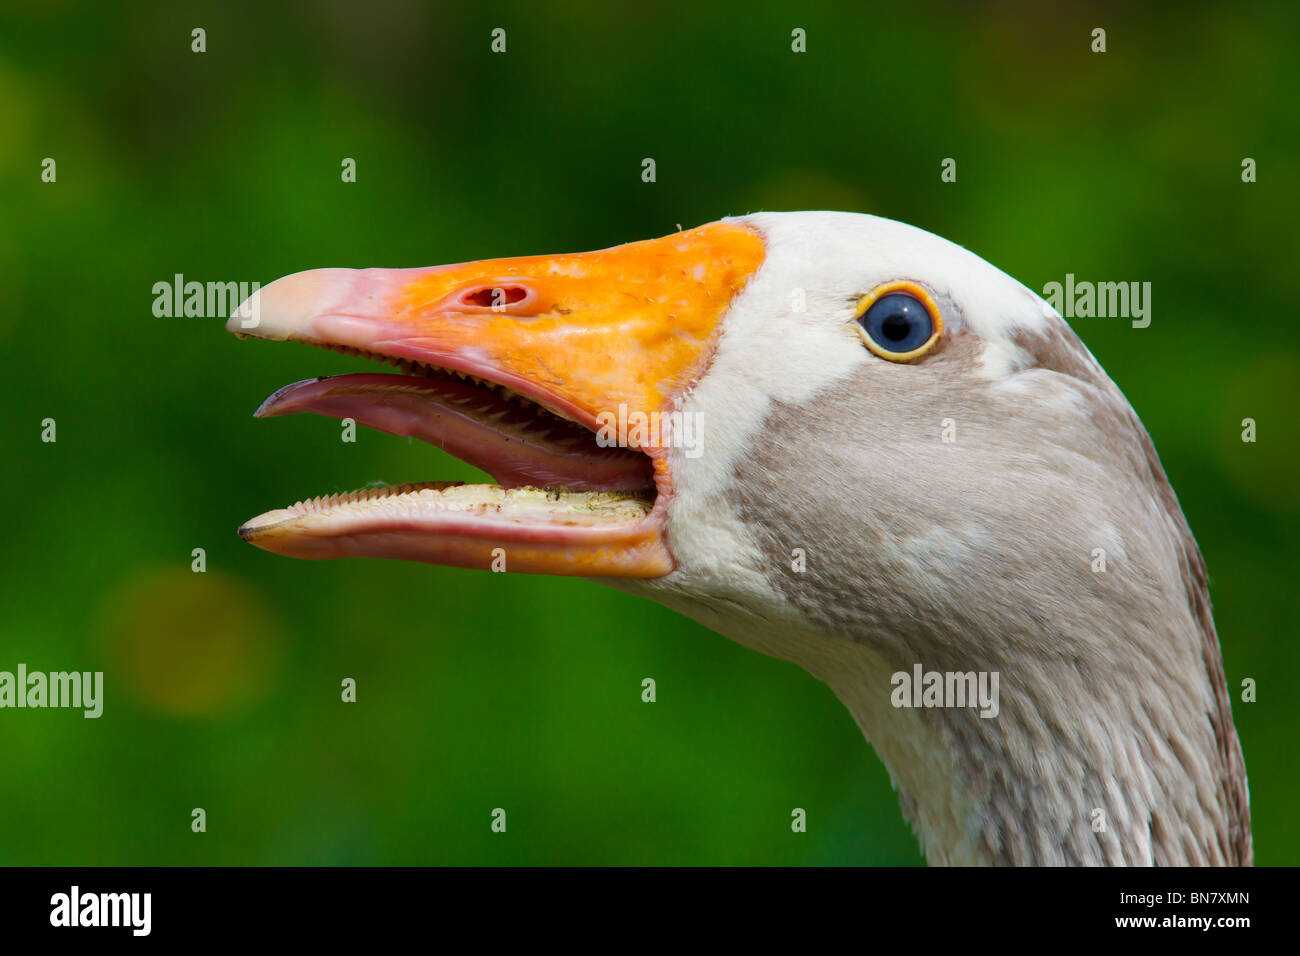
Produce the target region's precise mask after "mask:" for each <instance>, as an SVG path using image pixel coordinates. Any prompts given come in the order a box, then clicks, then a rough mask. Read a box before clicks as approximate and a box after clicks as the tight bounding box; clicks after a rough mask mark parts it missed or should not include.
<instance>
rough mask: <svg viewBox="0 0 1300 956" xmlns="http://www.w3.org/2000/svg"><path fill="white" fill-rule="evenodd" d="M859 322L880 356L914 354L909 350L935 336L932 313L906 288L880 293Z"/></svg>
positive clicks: (889, 356) (919, 347)
mask: <svg viewBox="0 0 1300 956" xmlns="http://www.w3.org/2000/svg"><path fill="white" fill-rule="evenodd" d="M858 322H859V323H860V324H861V326H862V332H863V334H864V337H865V338H866V340H867V345H868V346H869V347H871V351H873V352H875V353H876V354H877V355H879V356H881V358H887V359H895V360H896V359H902V358H916V357H917V356H915V355H912V354H911V353H913V352H916V351H917V350H918V349H921V348H924V347H925V346H926V345H928V344H929V343H930V342H931V341H932V340H933V339H934V338H935V337H936V335H935V332H936V325H937V323H936V321H935V317H934V314H933V313H932V312H931V311H930V309H929V308H928V307H927V306H926V305H925V303H923V302H922V301H921V300H920V299H918V298H917V297H916V296H914V295H912V294H911V293H909V292H890V293H887V294H885V295H882V296H880V297H879V298H878V299H876V300H875V301H874V302H872V303H871V305H870V306H869V307H868V308H867V310H866V311H865V312H863V313H862V315H860V316H859V317H858Z"/></svg>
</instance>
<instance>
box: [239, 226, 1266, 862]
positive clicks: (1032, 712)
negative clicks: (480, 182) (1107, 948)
mask: <svg viewBox="0 0 1300 956" xmlns="http://www.w3.org/2000/svg"><path fill="white" fill-rule="evenodd" d="M227 328H228V329H229V330H230V331H232V332H234V333H235V334H236V335H238V336H240V337H244V338H248V337H252V338H258V339H268V340H275V341H295V342H300V343H307V344H310V345H314V346H318V347H322V348H326V349H332V350H336V351H341V352H346V353H348V354H352V355H357V356H360V357H365V358H369V359H377V360H380V361H385V362H389V363H391V364H393V365H395V366H397V374H393V373H386V374H383V373H375V372H357V373H351V374H344V375H336V376H331V377H326V378H320V379H313V380H309V381H305V382H298V383H295V384H292V385H289V386H286V387H285V388H283V389H281V390H280V391H278V392H276V393H275V394H274V395H272V396H271V397H270V398H268V399H267V400H266V402H265V403H264V404H263V405H262V406H261V408H259V409H258V411H257V413H256V415H257V417H269V416H277V415H287V414H295V413H313V414H319V415H326V416H334V417H336V418H351V419H353V420H354V421H355V422H357V423H360V424H362V425H364V426H367V427H370V428H374V429H377V430H379V431H383V432H387V433H391V434H395V435H408V436H414V437H416V438H419V439H420V440H422V441H425V442H429V443H432V444H434V445H437V446H440V447H443V448H445V449H446V450H448V451H450V452H451V453H452V454H454V455H455V456H457V457H459V458H461V459H463V460H465V461H467V462H469V463H471V464H473V465H475V466H477V467H478V468H480V469H482V470H483V471H485V472H487V473H488V474H489V475H491V476H492V478H493V480H494V482H495V484H460V483H450V482H437V481H427V482H415V483H409V484H402V485H396V486H388V487H382V488H366V489H362V490H359V491H356V492H352V493H348V494H337V495H329V496H322V497H317V498H312V499H307V500H303V501H299V502H298V503H296V504H294V505H293V506H291V507H288V508H279V509H275V510H272V511H268V512H266V513H264V514H261V515H259V516H258V517H255V518H253V519H251V520H249V521H248V522H246V523H245V524H244V525H243V526H242V527H241V528H240V529H239V534H240V535H241V536H242V537H243V538H244V539H245V540H246V541H248V542H249V543H250V544H252V545H255V546H257V547H259V548H262V549H265V550H267V551H270V552H273V553H276V554H280V555H286V556H291V557H298V558H310V559H324V558H341V557H370V558H393V559H401V560H407V561H423V562H430V563H434V564H441V565H450V566H456V567H462V568H479V569H492V570H498V571H501V570H505V571H508V572H520V573H539V574H559V575H578V576H582V577H586V578H590V579H595V580H600V581H604V582H605V583H608V584H611V585H614V586H616V587H619V588H621V589H624V590H626V591H629V592H632V593H634V594H638V595H642V596H644V597H646V598H649V599H652V600H655V601H659V602H661V603H662V604H664V605H666V606H668V607H669V608H672V609H674V610H676V611H678V612H680V613H682V614H685V615H688V616H690V617H692V618H694V619H695V620H697V621H700V622H701V623H703V624H704V625H706V626H707V627H709V628H711V629H713V630H714V631H717V632H718V633H720V634H722V635H725V636H726V637H728V638H730V639H732V640H735V641H737V642H739V643H741V644H742V645H745V646H747V647H750V648H753V649H755V650H757V651H760V652H762V653H764V654H770V655H774V656H776V657H779V658H783V659H786V660H789V661H792V662H794V663H796V664H798V665H800V666H801V667H803V668H804V669H805V670H807V671H808V672H809V673H810V674H812V675H813V676H814V677H816V678H817V679H819V680H821V681H823V682H824V683H826V684H827V685H829V687H830V688H831V690H832V691H833V692H834V693H835V694H836V696H837V697H838V698H839V699H840V700H841V701H842V702H843V703H844V705H845V706H846V707H847V708H848V710H849V711H850V713H851V714H852V716H853V718H854V720H855V721H856V723H857V724H858V726H859V728H860V729H861V731H862V733H863V735H864V736H865V737H866V738H867V740H868V741H869V742H870V744H871V745H872V746H873V747H874V748H875V751H876V753H877V754H878V755H879V757H880V759H881V761H882V762H883V763H884V765H885V767H886V768H887V769H888V771H889V774H890V777H891V780H892V782H893V785H894V788H895V790H896V791H897V795H898V800H899V804H900V807H901V810H902V813H903V815H904V816H905V817H906V819H907V820H908V822H909V823H910V825H911V827H912V829H913V831H914V832H915V834H916V836H917V838H918V841H919V843H920V847H921V850H922V852H923V854H924V856H925V858H926V860H927V861H928V862H929V863H931V864H943V865H1249V864H1250V863H1251V862H1252V847H1251V833H1250V815H1249V796H1248V791H1247V783H1246V772H1245V764H1244V760H1243V757H1242V752H1241V746H1240V743H1239V742H1238V738H1237V733H1236V729H1235V727H1234V725H1233V720H1232V711H1231V706H1230V702H1229V695H1228V688H1227V684H1226V681H1225V677H1224V671H1223V660H1222V655H1221V651H1220V647H1219V641H1218V637H1217V634H1216V632H1215V627H1214V621H1213V618H1212V616H1211V610H1210V601H1209V596H1208V591H1207V575H1206V568H1205V564H1204V561H1203V559H1202V557H1201V553H1200V551H1199V549H1198V547H1197V544H1196V542H1195V540H1194V538H1193V536H1192V533H1191V531H1190V530H1189V527H1188V524H1187V521H1186V519H1185V518H1184V516H1183V513H1182V511H1181V509H1180V506H1179V504H1178V500H1177V498H1176V496H1175V494H1174V492H1173V490H1172V488H1171V487H1170V484H1169V482H1168V480H1167V479H1166V477H1165V473H1164V471H1163V469H1162V466H1161V464H1160V460H1159V458H1158V457H1157V455H1156V452H1155V449H1154V447H1153V445H1152V442H1151V439H1150V437H1149V436H1148V434H1147V432H1146V430H1145V428H1144V427H1143V425H1142V423H1141V422H1140V420H1139V419H1138V417H1137V415H1136V413H1135V412H1134V411H1133V409H1132V407H1131V406H1130V405H1129V403H1128V401H1127V400H1126V399H1125V398H1124V396H1123V394H1122V393H1121V392H1120V390H1119V388H1118V387H1117V386H1116V385H1115V384H1114V383H1113V382H1112V381H1111V380H1110V378H1109V377H1108V376H1107V375H1106V373H1105V372H1104V371H1103V370H1102V368H1101V366H1100V365H1099V364H1098V363H1097V361H1096V360H1095V359H1094V358H1093V356H1092V355H1091V353H1090V352H1089V351H1088V349H1087V348H1086V347H1085V346H1084V345H1083V344H1082V342H1081V341H1080V340H1079V338H1078V337H1077V336H1076V335H1075V333H1074V332H1073V331H1072V330H1071V328H1070V327H1069V325H1067V324H1066V322H1065V321H1064V320H1063V319H1062V318H1061V316H1060V315H1059V314H1058V313H1057V312H1056V311H1055V310H1054V309H1053V308H1052V307H1051V306H1050V305H1049V304H1048V303H1047V302H1046V301H1044V300H1043V299H1042V298H1041V297H1039V296H1038V295H1036V294H1035V293H1034V292H1032V291H1031V290H1029V289H1028V288H1026V287H1025V286H1023V285H1021V284H1020V283H1019V282H1017V281H1015V280H1014V279H1012V278H1010V277H1009V276H1007V275H1006V274H1004V273H1003V272H1001V271H999V270H998V269H996V268H994V267H993V266H991V265H990V264H988V263H987V262H985V261H984V260H983V259H981V258H979V257H978V256H976V255H975V254H973V253H971V252H969V251H967V250H966V249H964V248H963V247H961V246H958V245H956V244H954V243H951V242H949V241H947V240H944V239H942V238H939V237H938V236H935V235H933V234H931V233H928V232H925V231H923V230H920V229H917V228H915V227H912V226H909V225H906V224H904V223H901V222H896V221H892V220H888V219H884V218H878V217H875V216H869V215H863V214H856V213H840V212H788V213H777V212H763V213H757V214H751V215H746V216H741V217H734V218H726V219H722V220H719V221H717V222H713V223H709V224H707V225H703V226H700V227H698V228H694V229H687V230H680V227H679V231H678V232H676V233H673V234H670V235H668V236H665V237H662V238H658V239H652V240H648V241H640V242H632V243H628V244H625V245H619V246H615V247H613V248H610V249H605V250H602V251H598V252H588V253H581V254H568V255H556V256H531V257H521V258H504V259H495V260H485V261H480V262H470V263H463V264H457V265H445V266H437V267H433V268H413V269H358V270H353V269H316V270H311V271H307V272H301V273H297V274H295V275H290V276H287V277H285V278H281V279H278V280H276V281H275V282H272V283H270V284H269V285H267V286H265V287H264V288H261V289H259V290H258V291H257V292H256V293H255V294H254V295H253V296H251V297H250V298H249V299H248V300H247V301H245V302H244V303H243V304H242V305H241V306H240V308H239V309H238V310H237V311H236V312H235V314H234V315H232V316H231V318H230V320H229V322H228V324H227ZM977 688H978V689H977ZM990 692H993V697H992V698H991V697H990ZM975 698H979V699H978V700H976V699H975ZM990 704H991V706H988V705H990Z"/></svg>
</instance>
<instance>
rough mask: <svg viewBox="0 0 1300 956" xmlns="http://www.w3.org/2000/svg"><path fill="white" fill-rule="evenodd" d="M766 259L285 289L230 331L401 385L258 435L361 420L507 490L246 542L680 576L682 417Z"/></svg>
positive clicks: (737, 237)
mask: <svg viewBox="0 0 1300 956" xmlns="http://www.w3.org/2000/svg"><path fill="white" fill-rule="evenodd" d="M763 254H764V253H763V244H762V241H761V240H760V239H759V238H758V236H757V235H755V234H754V233H753V232H752V231H750V230H749V229H747V228H745V227H742V226H738V225H733V224H729V223H711V224H709V225H706V226H701V227H699V228H698V229H692V230H689V231H686V232H679V233H676V234H674V235H670V236H666V237H664V238H662V239H654V240H649V241H646V242H636V243H630V244H628V245H624V246H617V247H615V248H613V249H606V250H603V251H600V252H589V253H581V254H574V255H560V256H532V257H526V258H518V259H493V260H485V261H482V262H471V263H464V264H459V265H450V266H437V267H434V268H428V269H359V270H354V269H317V270H314V271H311V272H300V273H298V274H296V275H291V276H287V277H285V278H283V279H279V280H277V281H276V282H273V283H271V284H270V285H268V286H267V287H266V288H264V289H262V290H260V291H259V292H257V293H256V294H255V295H253V296H252V297H251V298H250V299H248V300H247V301H246V302H244V303H243V304H242V305H241V306H240V308H239V309H238V310H237V311H236V312H235V314H234V315H233V316H231V318H230V321H229V322H228V323H227V325H226V328H227V329H228V330H229V331H231V332H234V333H235V334H237V335H239V336H241V337H255V338H263V339H276V340H291V341H295V342H305V343H307V344H310V345H315V346H319V347H323V348H329V349H334V350H336V351H342V352H347V353H349V354H356V355H361V356H364V357H367V358H372V359H379V360H381V361H387V362H390V363H391V364H393V365H396V366H397V368H398V370H399V371H400V372H401V373H402V374H397V375H393V374H375V373H360V374H350V375H336V376H331V377H328V378H320V379H314V380H309V381H306V382H299V383H297V384H294V385H288V386H286V387H285V388H282V389H280V391H278V392H276V393H275V394H274V395H272V396H271V397H270V398H268V399H267V400H266V402H264V403H263V405H262V407H261V408H259V409H258V411H257V416H258V417H267V416H273V415H288V414H294V413H298V412H314V413H316V414H320V415H329V416H333V417H336V418H351V419H353V420H355V421H356V422H357V423H359V424H362V425H367V426H369V427H371V428H376V429H378V430H380V431H385V432H389V433H391V434H395V435H410V436H414V437H416V438H419V439H420V440H421V441H426V442H429V443H430V444H434V445H438V446H439V447H442V448H445V449H446V450H447V451H450V452H451V453H452V454H454V455H456V456H457V457H459V458H461V459H463V460H465V461H467V462H469V463H471V464H473V465H475V466H477V467H478V468H481V469H483V470H484V471H486V472H488V473H489V474H490V475H492V477H493V479H494V480H495V481H496V482H497V484H494V485H464V484H457V483H450V482H422V483H418V484H407V485H398V486H390V487H385V488H377V489H376V488H368V489H365V490H361V491H355V492H352V493H349V494H344V495H332V496H329V497H322V498H316V499H312V500H308V501H301V502H299V503H297V504H295V505H293V506H292V507H290V508H281V509H277V510H275V511H268V512H266V513H265V514H262V515H259V516H258V517H256V518H253V519H251V520H250V521H248V522H247V523H246V524H245V525H244V526H243V527H242V528H240V529H239V533H240V535H241V536H243V538H244V539H245V540H247V541H248V542H250V543H251V544H255V545H257V546H258V547H260V548H264V549H266V550H268V551H273V552H275V553H277V554H283V555H288V556H291V557H299V558H338V557H378V558H399V559H403V560H408V561H427V562H431V563H434V564H446V565H453V566H456V567H467V568H489V567H491V568H495V569H498V570H502V569H503V570H508V571H521V572H528V573H541V574H576V575H583V576H592V577H601V576H615V577H657V576H660V575H663V574H667V573H668V572H670V571H671V570H672V569H673V566H674V565H673V558H672V555H671V553H670V551H669V548H668V542H667V538H666V534H665V530H666V523H667V508H668V503H669V500H670V499H671V496H672V489H673V481H672V474H671V468H670V459H669V455H668V454H667V453H668V450H669V449H670V448H671V447H673V444H674V434H675V432H674V429H675V428H678V427H679V425H680V422H679V419H680V416H676V417H675V416H674V413H675V412H676V411H677V409H678V406H679V403H680V401H681V399H682V397H683V396H684V394H685V393H686V391H687V390H689V388H690V387H691V386H692V385H693V384H694V382H695V381H696V380H697V379H698V377H699V376H700V375H701V374H702V372H703V371H704V369H705V367H706V365H707V363H708V361H709V358H710V356H711V354H712V352H713V348H714V346H715V344H716V341H717V337H718V334H719V331H720V327H721V321H722V317H723V315H724V314H725V312H726V310H727V307H728V306H729V305H730V303H731V300H732V299H733V297H734V296H735V295H736V294H737V293H738V292H739V291H740V290H741V289H742V288H743V287H744V285H745V283H746V281H747V280H748V279H749V277H750V276H751V275H752V274H753V272H754V271H755V270H756V269H757V268H758V266H759V265H760V264H761V262H762V259H763Z"/></svg>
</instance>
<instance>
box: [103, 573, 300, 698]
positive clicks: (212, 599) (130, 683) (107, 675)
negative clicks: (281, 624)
mask: <svg viewBox="0 0 1300 956" xmlns="http://www.w3.org/2000/svg"><path fill="white" fill-rule="evenodd" d="M100 643H101V646H102V647H103V648H104V682H105V693H106V695H107V694H111V693H122V694H123V695H124V696H127V697H129V698H130V699H132V701H133V702H134V703H136V704H138V705H139V706H142V707H145V708H147V709H150V710H155V711H161V712H163V713H166V714H171V715H173V716H182V717H213V716H230V715H234V714H237V713H239V712H241V711H244V710H246V709H247V708H249V707H250V706H252V705H253V704H255V703H256V702H258V701H259V700H261V699H263V698H264V697H265V696H266V694H267V692H268V691H269V690H270V688H271V686H272V684H273V683H274V680H275V677H276V675H277V674H278V672H279V670H280V666H281V662H282V658H283V653H282V652H283V637H282V635H281V633H280V631H279V629H278V628H277V627H276V626H275V625H274V623H273V621H272V618H271V615H270V613H269V611H268V610H267V608H266V606H265V604H264V602H263V601H262V599H261V597H260V596H259V595H258V593H257V592H256V591H254V590H253V589H252V588H251V587H249V586H248V585H247V584H245V583H243V582H242V581H239V580H238V579H236V578H233V577H230V576H227V575H223V574H221V573H220V572H216V571H211V570H209V571H207V572H204V573H194V572H192V571H190V570H188V569H186V570H181V569H176V568H167V569H158V570H150V571H146V572H143V573H140V574H137V575H136V576H134V577H132V578H130V579H129V580H127V581H126V582H125V583H124V584H122V585H121V586H120V587H118V588H117V590H115V591H114V592H113V593H112V594H111V595H109V597H108V599H107V600H106V602H105V604H104V607H103V608H102V611H101V614H100Z"/></svg>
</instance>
